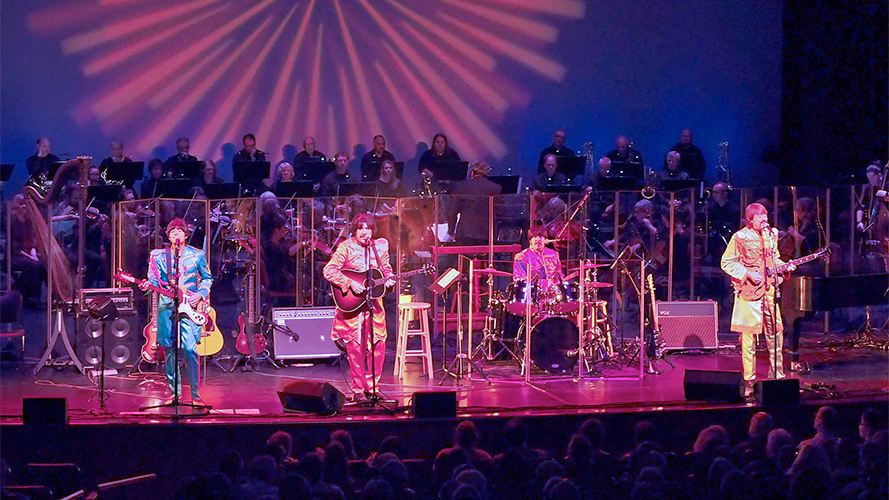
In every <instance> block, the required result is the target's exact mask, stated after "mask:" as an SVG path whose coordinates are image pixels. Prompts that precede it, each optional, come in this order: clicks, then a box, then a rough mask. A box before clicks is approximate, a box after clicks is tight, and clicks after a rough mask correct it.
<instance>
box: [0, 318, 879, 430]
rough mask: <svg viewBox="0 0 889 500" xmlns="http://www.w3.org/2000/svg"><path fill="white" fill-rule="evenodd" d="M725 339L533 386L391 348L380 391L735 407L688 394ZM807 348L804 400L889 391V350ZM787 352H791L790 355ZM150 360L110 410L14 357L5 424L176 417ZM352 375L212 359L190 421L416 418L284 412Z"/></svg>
mask: <svg viewBox="0 0 889 500" xmlns="http://www.w3.org/2000/svg"><path fill="white" fill-rule="evenodd" d="M720 341H721V344H720V345H721V347H720V349H719V350H715V351H701V352H689V353H672V354H670V355H669V356H668V359H669V360H670V361H671V362H672V363H673V364H674V365H675V368H671V367H670V366H668V365H667V364H666V363H664V362H660V368H661V370H663V373H662V374H660V375H644V376H643V375H642V374H641V373H640V370H639V366H638V363H634V364H632V365H630V366H625V367H623V368H621V367H619V366H617V365H614V364H609V365H606V366H604V367H603V370H602V374H601V375H599V376H588V377H585V378H582V379H578V378H577V377H576V373H575V374H568V375H554V374H548V373H545V372H541V371H536V370H535V371H533V372H532V377H531V381H530V383H527V384H526V383H525V382H524V378H523V377H522V376H521V375H520V374H519V373H518V367H517V365H516V364H515V363H509V362H505V361H494V362H490V363H488V364H487V365H486V366H485V368H484V369H485V371H486V373H487V375H488V376H489V378H490V380H491V383H490V384H488V383H486V382H485V381H484V380H483V379H482V378H481V377H479V376H478V375H477V374H472V375H471V376H470V377H468V378H464V379H461V380H457V379H455V378H453V377H445V379H444V381H443V383H442V384H439V381H440V380H441V379H442V376H443V371H442V368H443V364H442V360H441V359H440V356H438V355H439V354H440V353H438V352H437V353H436V355H437V357H436V359H435V362H434V366H435V368H436V373H435V376H434V378H432V379H430V378H428V377H426V376H424V375H421V373H420V365H419V363H418V362H416V361H414V362H411V363H409V365H408V369H407V375H406V377H405V378H404V380H403V381H399V380H396V379H395V378H394V377H393V375H392V368H393V362H394V352H391V351H390V352H389V353H387V358H386V365H385V370H384V376H383V380H382V383H381V385H380V391H381V393H382V394H384V395H385V396H387V397H389V398H391V399H394V400H396V401H397V405H398V406H409V405H410V400H411V397H412V395H413V394H414V393H415V392H421V391H456V394H457V400H458V416H470V417H487V416H496V417H508V416H514V415H515V416H538V415H541V416H542V415H573V414H589V413H621V412H636V411H658V410H686V409H689V408H711V407H714V406H726V405H713V404H710V403H702V402H695V401H688V400H686V397H685V393H684V389H683V375H684V372H685V370H686V369H696V370H723V371H729V370H731V371H739V370H740V369H741V360H740V354H739V352H738V349H737V345H736V340H735V339H733V338H732V336H722V335H721V336H720ZM733 341H734V342H733ZM802 356H803V359H805V360H807V361H808V362H809V363H810V364H811V367H812V371H811V373H808V374H802V375H798V374H795V373H794V374H790V373H789V370H788V374H789V375H790V376H792V377H799V379H800V386H801V388H802V389H803V392H802V395H801V400H802V401H803V402H804V403H805V402H812V403H814V404H822V403H821V402H823V401H830V400H838V399H840V400H842V399H851V400H864V401H866V400H871V401H873V400H880V399H885V398H887V386H889V363H887V357H889V352H887V351H886V350H883V349H876V348H868V347H857V348H856V347H851V346H849V344H848V343H846V342H844V338H843V337H842V336H840V337H835V336H832V335H831V336H823V335H807V336H806V337H804V339H803V349H802ZM757 358H758V365H759V366H758V368H759V370H758V371H759V373H766V370H767V356H766V352H765V351H764V350H763V349H761V350H760V351H759V352H758V356H757ZM785 359H786V360H789V353H787V354H786V356H785ZM220 364H221V365H222V366H223V367H225V368H228V367H230V366H231V364H232V362H231V361H227V360H224V361H221V362H220ZM788 364H789V362H788ZM141 368H142V370H148V371H141V372H140V371H133V372H131V373H126V372H120V373H118V374H114V375H107V376H106V377H105V391H106V396H107V401H106V406H107V408H106V409H105V410H104V411H101V410H102V409H101V407H100V404H99V398H98V388H97V385H98V380H97V377H94V376H88V375H81V374H79V373H78V372H77V371H76V370H75V369H74V368H61V369H56V368H52V367H45V368H43V369H41V370H40V371H39V373H38V374H37V375H33V374H32V367H31V366H27V365H25V366H10V365H8V364H7V365H5V366H4V368H3V372H2V396H0V403H2V411H0V413H2V420H0V423H4V424H15V423H19V422H21V415H22V399H23V398H30V397H60V398H66V399H67V403H68V412H69V420H70V423H71V424H94V423H152V422H168V421H169V420H170V419H171V417H172V412H171V411H170V410H169V409H161V410H148V411H144V412H143V411H140V410H139V408H140V407H143V406H147V405H152V404H158V403H161V402H163V400H164V399H165V398H166V397H167V396H168V395H169V392H168V390H167V388H166V384H165V383H164V381H163V379H162V377H161V375H160V373H158V372H157V369H156V367H154V366H153V365H143V366H142V367H141ZM346 376H347V370H346V368H345V366H341V365H339V364H335V363H334V364H330V363H320V364H314V365H300V364H294V365H288V366H284V367H282V368H274V367H273V366H271V365H269V364H260V366H259V368H258V370H257V371H255V372H246V371H243V370H241V369H240V368H236V369H235V370H234V371H233V372H228V371H224V370H222V369H220V368H219V367H217V366H215V365H214V364H213V363H210V364H209V366H208V368H207V370H206V371H205V381H204V382H203V386H202V387H201V395H202V397H203V399H204V401H205V402H206V403H208V404H209V405H211V406H212V407H213V409H212V411H210V412H209V413H208V414H203V413H202V415H201V416H200V417H198V418H193V419H188V421H189V422H202V423H225V422H238V423H242V424H243V423H250V422H269V421H276V422H287V421H294V422H298V421H302V422H304V421H312V420H313V419H318V420H323V421H325V422H330V421H331V420H334V421H335V420H343V421H356V420H362V419H365V420H385V419H393V418H395V419H398V418H409V414H408V412H406V411H399V412H396V413H395V414H394V415H390V414H388V413H386V412H383V411H369V410H367V409H366V408H360V407H349V406H347V407H346V408H344V409H343V411H342V412H341V413H340V414H338V415H336V416H333V417H315V416H312V415H302V414H293V413H285V412H284V411H283V408H282V406H281V402H280V401H279V398H278V395H277V390H278V389H279V388H280V387H281V386H283V385H285V384H287V383H288V382H290V381H293V380H308V381H315V382H329V383H330V384H332V385H333V386H334V387H336V388H337V389H339V390H340V391H342V392H343V393H345V394H346V395H347V396H348V394H349V389H348V384H347V382H346ZM187 392H188V391H186V393H187ZM753 404H755V403H754V402H750V401H748V402H745V403H739V404H735V405H728V406H745V405H746V406H750V405H753ZM180 413H182V414H191V413H192V410H191V409H190V408H182V409H181V410H180Z"/></svg>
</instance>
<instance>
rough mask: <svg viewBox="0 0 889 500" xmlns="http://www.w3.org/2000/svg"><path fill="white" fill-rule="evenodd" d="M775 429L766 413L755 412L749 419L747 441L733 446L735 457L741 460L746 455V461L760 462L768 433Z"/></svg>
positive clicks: (764, 450) (763, 456) (770, 417)
mask: <svg viewBox="0 0 889 500" xmlns="http://www.w3.org/2000/svg"><path fill="white" fill-rule="evenodd" d="M774 428H775V420H774V419H773V418H772V416H771V415H769V414H768V413H766V412H764V411H761V412H757V413H756V414H755V415H753V417H752V418H751V419H750V425H749V427H747V437H748V440H747V441H744V442H743V443H739V444H738V445H737V446H735V455H736V456H737V457H738V458H742V457H743V456H744V455H745V454H748V455H749V457H748V460H761V459H763V458H765V455H766V444H767V443H768V439H769V432H771V431H772V430H773V429H774Z"/></svg>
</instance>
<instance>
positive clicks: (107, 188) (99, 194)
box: [86, 184, 123, 204]
mask: <svg viewBox="0 0 889 500" xmlns="http://www.w3.org/2000/svg"><path fill="white" fill-rule="evenodd" d="M121 189H123V186H121V185H119V184H106V185H104V186H90V187H88V188H87V190H86V197H87V199H88V200H89V201H90V204H92V203H93V202H94V201H98V202H102V203H108V204H111V203H114V202H116V201H118V200H119V199H120V191H121Z"/></svg>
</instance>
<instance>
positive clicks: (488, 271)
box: [475, 267, 512, 278]
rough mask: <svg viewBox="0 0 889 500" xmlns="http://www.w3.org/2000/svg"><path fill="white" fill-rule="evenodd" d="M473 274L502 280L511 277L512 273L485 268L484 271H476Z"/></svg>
mask: <svg viewBox="0 0 889 500" xmlns="http://www.w3.org/2000/svg"><path fill="white" fill-rule="evenodd" d="M475 273H477V274H490V275H491V276H502V277H504V278H508V277H510V276H512V273H508V272H506V271H501V270H499V269H494V268H493V267H486V268H484V269H476V270H475Z"/></svg>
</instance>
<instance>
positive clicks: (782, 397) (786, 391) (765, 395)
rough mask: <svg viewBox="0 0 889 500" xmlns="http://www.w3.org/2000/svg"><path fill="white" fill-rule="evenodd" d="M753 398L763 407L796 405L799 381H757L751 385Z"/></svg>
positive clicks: (789, 379) (793, 379)
mask: <svg viewBox="0 0 889 500" xmlns="http://www.w3.org/2000/svg"><path fill="white" fill-rule="evenodd" d="M753 397H755V398H756V400H757V401H758V402H759V404H761V405H763V406H769V405H798V404H799V379H796V378H785V379H782V380H760V381H757V382H756V384H754V385H753Z"/></svg>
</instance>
